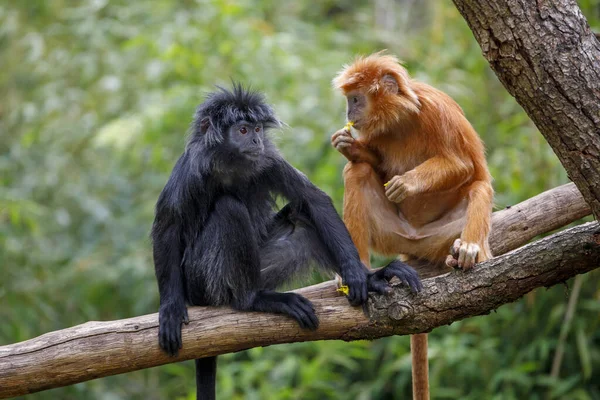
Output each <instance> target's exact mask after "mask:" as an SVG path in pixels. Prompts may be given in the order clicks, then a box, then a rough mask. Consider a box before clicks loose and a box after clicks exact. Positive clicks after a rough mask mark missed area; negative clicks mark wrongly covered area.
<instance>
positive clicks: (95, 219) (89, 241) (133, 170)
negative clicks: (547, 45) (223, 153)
mask: <svg viewBox="0 0 600 400" xmlns="http://www.w3.org/2000/svg"><path fill="white" fill-rule="evenodd" d="M579 4H580V6H581V7H582V9H583V11H584V14H586V16H587V17H588V19H589V22H590V25H592V27H595V28H597V29H600V2H599V1H598V0H586V1H583V0H582V1H580V2H579ZM382 48H387V49H389V50H390V52H392V53H394V54H397V55H398V56H399V57H400V58H401V59H402V60H404V61H405V63H406V66H407V67H408V69H409V71H410V72H411V73H412V74H413V76H415V77H417V78H418V79H421V80H424V81H426V82H429V83H431V84H433V85H434V86H437V87H439V88H440V89H442V90H444V91H446V92H448V93H449V94H450V95H452V96H453V97H454V98H455V99H456V100H457V101H458V103H459V104H460V105H461V106H462V107H463V108H464V110H465V112H466V114H467V116H468V117H469V119H470V120H471V121H472V123H473V125H474V126H475V128H476V129H477V131H478V132H479V133H480V134H481V135H482V137H483V139H484V141H485V142H486V145H487V148H488V160H489V163H490V168H491V171H492V174H493V176H494V178H495V183H494V186H495V190H496V191H497V196H496V203H497V206H498V208H501V207H504V206H505V205H508V204H514V203H516V202H519V201H521V200H524V199H526V198H528V197H531V196H533V195H535V194H537V193H539V192H541V191H543V190H545V189H549V188H552V187H555V186H557V185H559V184H562V183H565V182H567V181H568V179H567V176H566V174H565V172H564V171H563V169H562V168H561V166H560V164H559V162H558V161H557V158H556V157H555V155H554V154H553V152H552V151H551V149H550V147H549V146H548V145H547V144H546V142H545V141H544V139H543V137H542V136H541V135H540V134H539V133H538V132H537V130H536V129H535V127H534V126H533V124H532V123H531V122H530V121H529V119H528V117H527V115H526V114H525V113H524V112H523V111H522V109H521V108H520V107H519V106H518V105H517V103H516V102H515V101H514V99H513V98H511V97H510V96H509V95H508V94H507V93H506V91H505V90H504V89H503V87H502V86H501V84H500V83H499V82H498V80H497V79H496V77H495V75H494V74H493V73H492V71H491V70H490V69H489V67H488V65H487V63H486V61H485V60H484V59H483V57H482V56H481V51H480V49H479V47H478V45H477V43H476V42H475V40H474V39H473V37H472V34H471V32H470V31H469V29H468V27H467V25H466V23H465V22H464V21H463V20H462V18H461V17H460V15H459V14H458V12H457V11H456V10H455V9H454V7H453V6H452V4H451V3H450V2H442V1H431V2H418V1H415V0H398V1H395V2H394V1H388V2H385V1H377V2H375V4H372V3H371V2H367V1H362V0H361V1H358V2H357V1H349V0H341V1H335V2H334V1H330V0H327V1H323V2H310V1H306V0H299V1H295V2H277V1H274V0H257V1H250V0H243V1H225V0H219V1H192V0H179V1H169V0H155V1H131V2H130V1H125V0H115V1H110V2H108V1H107V0H82V1H70V0H53V1H45V0H23V1H8V0H3V1H2V0H0V63H1V64H0V65H1V66H2V67H1V69H0V182H1V185H0V345H4V344H9V343H13V342H18V341H22V340H26V339H30V338H32V337H34V336H37V335H40V334H42V333H45V332H48V331H51V330H56V329H61V328H66V327H69V326H72V325H76V324H80V323H83V322H85V321H89V320H113V319H120V318H126V317H132V316H135V315H140V314H146V313H152V312H155V311H156V310H157V308H158V296H157V289H156V284H155V279H154V272H153V267H152V260H151V252H150V243H149V240H148V232H149V229H150V225H151V222H152V219H153V205H154V202H155V200H156V198H157V196H158V193H159V192H160V190H161V189H162V186H163V185H164V183H165V182H166V179H167V176H168V174H169V173H170V170H171V168H172V166H173V164H174V162H175V160H176V159H177V157H178V156H179V154H180V153H181V151H182V149H183V145H184V136H185V132H186V130H187V127H188V124H189V122H190V120H191V116H192V114H193V111H194V108H195V106H196V105H197V104H199V103H200V102H201V101H202V99H203V95H204V94H205V93H206V92H207V91H209V90H211V89H212V88H213V85H214V84H222V85H228V84H229V81H230V78H235V79H238V80H241V81H243V82H247V83H251V84H252V85H253V86H254V87H255V88H257V89H260V90H263V91H264V92H265V93H266V94H267V97H268V99H269V101H270V102H271V103H272V104H274V106H275V108H276V110H277V112H278V114H279V116H280V117H281V118H282V119H283V120H284V121H286V122H287V123H288V124H289V127H287V128H285V129H283V130H281V131H280V132H276V133H275V136H276V138H277V142H278V143H279V145H280V147H281V148H282V150H283V153H284V154H285V156H286V157H287V158H288V159H289V160H290V161H291V162H292V163H293V164H294V165H295V166H296V167H298V168H300V169H301V170H302V171H304V172H305V173H306V174H307V175H308V176H309V177H310V178H311V179H312V180H313V181H314V182H315V183H317V184H318V185H319V186H320V187H322V188H323V189H324V190H325V191H327V192H328V193H329V194H330V195H332V197H333V198H334V200H335V202H336V205H337V206H338V207H339V206H340V205H341V199H342V194H343V187H342V180H341V170H342V167H343V164H344V161H343V159H342V157H341V156H340V155H339V154H337V153H336V152H334V151H333V150H332V148H331V147H330V145H329V137H330V135H331V134H332V133H333V132H334V131H335V130H337V129H338V128H339V127H341V126H343V124H344V101H343V99H342V98H341V96H340V95H339V94H337V93H335V92H334V91H333V90H332V88H331V84H330V81H331V79H332V77H333V76H334V75H335V73H336V72H337V71H338V70H339V69H340V68H341V66H342V64H344V63H347V62H350V61H351V60H352V58H353V56H354V55H355V54H368V53H370V52H372V51H376V50H380V49H382ZM599 281H600V275H599V274H598V273H591V274H588V275H587V277H586V279H585V281H584V284H583V290H582V293H581V296H580V299H579V302H578V306H577V311H576V314H575V317H574V319H573V321H572V322H571V324H569V325H568V326H563V318H564V312H565V307H566V302H567V300H568V299H567V294H568V293H567V291H566V290H565V287H554V288H551V289H549V290H546V289H539V290H536V291H535V292H533V293H531V294H529V295H527V296H526V297H525V298H524V299H522V300H521V301H518V302H516V303H514V304H511V305H507V306H504V307H501V308H500V309H499V310H498V311H497V312H495V313H492V314H491V315H488V316H483V317H477V318H472V319H469V320H466V321H462V322H459V323H454V324H452V325H451V326H447V327H442V328H439V329H436V330H435V331H434V332H433V333H432V334H431V336H430V348H431V350H430V352H431V385H432V393H433V395H434V398H436V399H524V398H528V399H542V398H545V399H558V398H563V399H600V383H599V382H600V349H599V346H598V345H599V342H600V330H599V329H598V328H599V323H600V318H599V311H600V301H599V300H600V290H599V289H598V287H599ZM561 329H567V330H568V333H569V334H568V336H567V340H566V342H565V346H566V354H565V359H564V361H563V364H562V368H561V372H560V377H559V379H552V378H551V377H550V366H551V363H552V359H553V357H554V354H555V349H556V345H557V341H558V337H559V333H560V331H561ZM408 348H409V341H408V337H392V338H386V339H383V340H377V341H374V342H366V341H361V342H354V343H344V342H317V343H301V344H294V345H281V346H273V347H269V348H256V349H252V350H249V351H245V352H241V353H238V354H231V355H227V356H223V357H221V358H220V365H219V377H218V382H219V383H218V391H219V394H220V396H221V398H223V399H243V398H244V399H325V398H330V399H338V398H339V399H402V398H409V395H410V355H409V352H408ZM193 393H194V379H193V363H192V362H185V363H180V364H170V365H166V366H163V367H159V368H153V369H149V370H145V371H139V372H135V373H130V374H126V375H121V376H115V377H110V378H105V379H99V380H95V381H91V382H86V383H82V384H78V385H74V386H71V387H67V388H61V389H55V390H51V391H47V392H42V393H39V394H35V395H30V396H29V397H27V398H31V399H107V400H112V399H167V398H168V399H171V398H172V399H192V398H194V396H193Z"/></svg>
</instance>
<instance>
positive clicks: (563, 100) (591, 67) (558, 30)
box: [453, 0, 600, 218]
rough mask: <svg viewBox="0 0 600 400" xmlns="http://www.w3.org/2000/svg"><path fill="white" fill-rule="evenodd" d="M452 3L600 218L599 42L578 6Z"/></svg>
mask: <svg viewBox="0 0 600 400" xmlns="http://www.w3.org/2000/svg"><path fill="white" fill-rule="evenodd" d="M453 1H454V4H455V5H456V7H457V8H458V10H459V11H460V13H461V14H462V15H463V17H464V18H465V20H466V21H467V23H468V24H469V26H470V28H471V30H472V31H473V34H474V35H475V39H476V40H477V42H479V45H480V46H481V49H482V51H483V55H484V56H485V58H486V59H487V60H488V62H489V63H490V66H491V67H492V69H493V70H494V72H495V73H496V75H497V76H498V78H499V79H500V81H501V82H502V83H503V85H504V87H505V88H506V89H507V90H508V92H509V93H510V94H511V95H513V96H514V97H515V99H516V100H517V102H518V103H519V104H520V105H521V106H522V107H523V108H524V109H525V111H526V112H527V114H528V115H529V117H530V118H531V119H532V120H533V122H534V123H535V124H536V126H537V127H538V129H539V130H540V132H541V133H542V135H544V137H545V138H546V140H547V141H548V143H549V144H550V146H552V149H553V150H554V152H555V153H556V155H557V156H558V158H559V159H560V161H561V163H562V164H563V166H564V167H565V169H566V170H567V173H568V175H569V177H570V178H571V180H573V182H575V184H576V185H577V187H578V188H579V190H580V191H581V193H582V194H583V197H584V198H585V199H586V201H587V203H588V204H589V205H590V206H591V208H592V211H593V213H594V215H595V216H596V218H598V217H599V216H600V179H598V176H600V42H599V41H598V40H597V39H596V37H595V35H594V33H593V32H592V31H591V30H590V27H589V25H588V23H587V21H586V19H585V17H584V16H583V14H582V13H581V10H580V9H579V7H578V6H577V3H576V1H575V0H545V1H541V0H537V1H533V0H453Z"/></svg>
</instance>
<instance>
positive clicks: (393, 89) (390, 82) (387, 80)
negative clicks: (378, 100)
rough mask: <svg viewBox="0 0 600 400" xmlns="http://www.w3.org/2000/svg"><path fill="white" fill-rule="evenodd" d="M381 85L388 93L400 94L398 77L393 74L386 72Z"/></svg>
mask: <svg viewBox="0 0 600 400" xmlns="http://www.w3.org/2000/svg"><path fill="white" fill-rule="evenodd" d="M381 86H382V87H383V90H385V91H386V92H388V93H391V94H398V90H399V88H398V82H396V78H395V77H394V76H393V75H391V74H385V75H384V76H383V77H382V78H381Z"/></svg>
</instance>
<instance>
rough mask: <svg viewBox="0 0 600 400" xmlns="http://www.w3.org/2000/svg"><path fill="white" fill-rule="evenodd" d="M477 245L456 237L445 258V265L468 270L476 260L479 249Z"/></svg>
mask: <svg viewBox="0 0 600 400" xmlns="http://www.w3.org/2000/svg"><path fill="white" fill-rule="evenodd" d="M480 250H481V249H480V247H479V245H477V244H475V243H469V242H464V241H462V240H461V239H456V240H455V241H454V243H453V244H452V247H451V248H450V255H449V256H448V257H447V258H446V265H447V266H449V267H453V268H458V269H463V270H468V269H471V268H473V266H474V265H475V263H476V262H477V256H478V255H479V251H480Z"/></svg>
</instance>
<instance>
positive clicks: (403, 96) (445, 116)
mask: <svg viewBox="0 0 600 400" xmlns="http://www.w3.org/2000/svg"><path fill="white" fill-rule="evenodd" d="M384 75H391V76H393V77H394V79H395V80H396V83H397V85H398V92H397V93H390V92H389V91H387V90H385V88H384V84H383V83H382V77H383V76H384ZM333 83H334V85H335V86H336V87H338V88H339V89H340V90H341V91H342V93H344V94H347V93H350V92H355V91H360V92H362V93H364V94H366V95H367V98H368V107H367V110H366V113H367V115H368V118H367V119H366V120H365V121H364V122H363V123H362V124H361V126H360V127H358V130H359V134H360V135H359V139H358V140H357V141H356V143H355V146H354V147H355V149H350V152H352V151H353V150H356V151H355V157H353V158H354V159H353V160H351V162H350V164H349V165H348V166H347V167H346V169H345V172H344V179H345V201H344V220H345V221H346V223H347V224H348V225H349V230H350V233H351V234H352V237H353V239H354V240H355V243H356V244H357V246H358V247H359V251H360V247H361V246H364V245H363V243H364V242H367V243H369V245H370V247H371V248H372V249H373V250H375V251H377V252H379V253H382V254H387V255H391V254H399V253H405V254H409V255H411V256H412V257H415V258H421V259H426V260H428V261H433V262H439V263H441V262H443V261H444V259H445V256H446V255H447V254H448V249H449V247H450V244H451V243H452V241H453V240H454V239H456V238H458V237H461V238H462V239H463V240H464V241H467V242H473V243H476V244H478V245H479V247H480V248H481V251H480V253H479V256H478V261H483V260H486V259H488V258H490V257H491V253H490V251H489V245H488V235H489V231H490V220H491V219H490V216H491V211H492V201H493V190H492V185H491V176H490V174H489V172H488V168H487V163H486V160H485V154H484V147H483V143H482V141H481V139H480V138H479V136H478V135H477V133H476V132H475V130H474V129H473V127H472V126H471V124H470V123H469V121H467V119H466V118H465V116H464V113H463V112H462V109H461V108H460V106H459V105H458V104H456V102H455V101H454V100H452V98H450V96H448V95H446V94H445V93H443V92H441V91H439V90H437V89H435V88H433V87H431V86H429V85H427V84H424V83H421V82H416V81H413V80H412V79H411V78H410V77H409V75H408V73H407V72H406V70H405V69H404V68H403V67H402V66H401V65H400V64H399V63H398V60H397V59H396V58H395V57H393V56H390V55H382V54H381V53H376V54H373V55H370V56H368V57H361V58H358V59H357V60H356V61H355V62H354V64H352V65H350V66H347V67H345V68H344V69H343V70H342V71H341V72H340V73H339V75H338V76H337V77H336V78H335V79H334V81H333ZM361 155H362V156H361ZM374 160H377V161H379V164H376V161H374ZM361 162H365V163H367V164H368V165H367V166H365V167H359V166H358V165H356V164H361ZM374 164H376V165H374ZM368 168H371V169H372V173H371V175H372V176H371V175H369V173H367V172H366V169H368ZM357 171H358V172H357ZM395 176H398V177H400V178H401V179H402V181H403V182H404V183H405V184H406V186H407V187H408V188H409V195H408V197H407V198H405V199H404V200H403V201H402V202H400V203H399V204H398V203H393V202H391V201H389V200H388V199H387V198H386V197H385V190H384V187H383V183H384V182H388V181H390V180H391V179H392V178H393V177H395ZM375 177H377V178H378V179H375ZM356 192H358V193H356ZM392 215H395V218H394V217H392ZM390 218H392V219H395V220H396V221H389V219H390ZM355 220H356V221H361V223H356V222H355ZM380 220H384V221H385V222H384V223H383V224H382V225H383V226H377V223H381V221H380ZM364 221H368V222H369V223H362V222H364Z"/></svg>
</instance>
